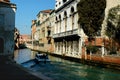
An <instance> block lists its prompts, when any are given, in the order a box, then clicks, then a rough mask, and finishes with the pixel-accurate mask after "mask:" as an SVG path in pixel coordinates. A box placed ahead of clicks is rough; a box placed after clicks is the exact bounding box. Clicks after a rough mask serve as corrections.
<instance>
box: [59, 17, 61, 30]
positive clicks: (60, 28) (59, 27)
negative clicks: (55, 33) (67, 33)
mask: <svg viewBox="0 0 120 80" xmlns="http://www.w3.org/2000/svg"><path fill="white" fill-rule="evenodd" d="M59 32H61V15H59Z"/></svg>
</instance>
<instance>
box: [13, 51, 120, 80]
mask: <svg viewBox="0 0 120 80" xmlns="http://www.w3.org/2000/svg"><path fill="white" fill-rule="evenodd" d="M35 53H36V52H34V51H31V50H30V49H22V50H16V51H15V52H14V60H15V61H16V62H17V63H18V64H20V65H21V66H23V67H25V68H27V69H29V70H32V71H34V72H36V73H41V74H43V75H45V76H47V77H50V78H52V79H53V80H120V71H118V70H113V69H107V68H101V67H95V66H89V65H84V64H81V63H77V62H71V61H68V60H64V59H61V58H58V57H54V56H50V55H49V56H48V57H49V59H50V61H51V62H50V63H46V64H45V63H40V64H35V62H34V61H32V59H34V58H35Z"/></svg>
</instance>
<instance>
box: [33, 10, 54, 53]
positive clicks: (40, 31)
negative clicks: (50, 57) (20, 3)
mask: <svg viewBox="0 0 120 80" xmlns="http://www.w3.org/2000/svg"><path fill="white" fill-rule="evenodd" d="M51 11H52V10H51V9H48V10H43V11H40V12H39V13H38V14H37V19H36V23H35V27H36V31H34V34H33V39H34V41H36V45H35V46H36V49H39V50H42V51H47V52H52V51H53V48H51V47H52V46H53V40H52V38H51V37H52V33H51V25H52V23H51V24H50V13H51ZM51 20H52V19H51ZM32 30H33V26H32ZM33 44H35V43H33Z"/></svg>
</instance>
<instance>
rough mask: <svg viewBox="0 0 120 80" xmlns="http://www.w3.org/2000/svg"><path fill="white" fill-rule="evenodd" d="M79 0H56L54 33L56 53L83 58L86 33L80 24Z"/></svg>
mask: <svg viewBox="0 0 120 80" xmlns="http://www.w3.org/2000/svg"><path fill="white" fill-rule="evenodd" d="M78 1H79V0H56V5H55V15H56V17H55V27H54V34H53V38H54V42H55V53H56V54H60V55H66V56H70V57H76V58H81V55H82V43H83V38H84V37H85V35H84V33H83V30H82V29H81V28H80V26H79V24H78V13H77V4H78Z"/></svg>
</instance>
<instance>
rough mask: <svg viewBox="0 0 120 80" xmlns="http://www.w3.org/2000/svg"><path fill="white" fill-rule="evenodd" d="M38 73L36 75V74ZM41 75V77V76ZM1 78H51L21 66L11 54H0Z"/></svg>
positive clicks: (21, 79)
mask: <svg viewBox="0 0 120 80" xmlns="http://www.w3.org/2000/svg"><path fill="white" fill-rule="evenodd" d="M35 75H36V76H35ZM40 77H41V78H40ZM0 80H49V79H47V78H46V77H44V76H40V75H38V76H37V74H35V73H33V74H32V73H30V72H29V71H27V70H25V69H24V68H22V67H20V66H19V65H18V64H16V63H15V61H13V60H12V59H11V57H10V56H0Z"/></svg>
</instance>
